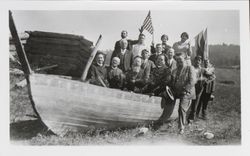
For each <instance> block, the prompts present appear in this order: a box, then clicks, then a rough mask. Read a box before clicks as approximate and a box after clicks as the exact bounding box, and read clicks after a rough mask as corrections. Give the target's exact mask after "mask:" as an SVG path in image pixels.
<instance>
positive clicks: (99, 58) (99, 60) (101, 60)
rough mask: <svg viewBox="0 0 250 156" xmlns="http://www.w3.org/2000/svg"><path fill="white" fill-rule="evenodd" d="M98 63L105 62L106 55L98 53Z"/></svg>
mask: <svg viewBox="0 0 250 156" xmlns="http://www.w3.org/2000/svg"><path fill="white" fill-rule="evenodd" d="M96 60H97V63H98V64H103V63H104V56H103V55H102V54H99V55H97V58H96Z"/></svg>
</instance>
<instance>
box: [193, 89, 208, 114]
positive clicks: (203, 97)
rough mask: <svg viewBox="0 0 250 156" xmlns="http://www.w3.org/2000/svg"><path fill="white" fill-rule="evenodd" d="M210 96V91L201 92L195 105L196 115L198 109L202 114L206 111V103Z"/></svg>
mask: <svg viewBox="0 0 250 156" xmlns="http://www.w3.org/2000/svg"><path fill="white" fill-rule="evenodd" d="M210 97H211V93H206V91H203V92H202V94H201V98H200V102H199V104H198V106H197V111H196V116H199V113H200V110H201V111H202V112H201V113H202V115H203V116H204V115H206V111H207V105H208V102H209V99H210Z"/></svg>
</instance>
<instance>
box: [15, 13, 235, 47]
mask: <svg viewBox="0 0 250 156" xmlns="http://www.w3.org/2000/svg"><path fill="white" fill-rule="evenodd" d="M147 14H148V11H144V10H140V11H137V10H134V11H131V10H124V11H118V10H103V11H102V10H85V11H84V10H83V11H82V10H73V11H54V10H51V11H46V10H45V11H42V10H37V11H32V10H28V11H27V10H25V11H23V10H21V11H19V10H18V11H13V17H14V20H15V23H16V27H17V29H18V32H23V31H26V30H27V31H35V30H38V31H49V32H58V33H70V34H76V35H82V36H84V37H85V38H86V39H88V40H90V41H93V42H94V43H95V42H96V41H97V39H98V37H99V35H100V34H102V36H103V40H102V43H101V45H100V49H101V50H106V49H113V48H114V44H115V42H116V41H117V40H119V39H120V38H121V37H120V33H121V31H122V30H127V31H128V38H129V39H137V38H138V34H139V30H138V28H139V27H141V25H142V23H143V21H144V19H145V17H146V16H147ZM151 17H152V22H153V27H154V41H155V43H160V36H161V35H162V34H167V35H168V36H169V41H168V43H169V44H170V45H172V44H173V43H174V42H176V41H179V40H180V34H181V33H182V32H187V33H188V34H189V36H190V41H191V42H192V43H193V38H194V37H195V36H196V35H197V34H198V33H199V32H201V31H202V30H203V29H205V28H207V29H208V43H209V44H221V43H226V44H240V28H239V27H240V26H239V23H240V21H239V11H234V10H207V11H202V10H194V11H192V10H186V11H181V10H151ZM143 33H145V34H146V41H147V42H146V43H147V44H150V43H151V41H152V35H150V34H149V33H148V32H146V31H144V32H143Z"/></svg>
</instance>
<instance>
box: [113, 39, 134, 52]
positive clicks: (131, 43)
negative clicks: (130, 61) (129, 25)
mask: <svg viewBox="0 0 250 156" xmlns="http://www.w3.org/2000/svg"><path fill="white" fill-rule="evenodd" d="M120 41H121V40H119V41H116V42H115V48H114V51H119V49H121V45H120ZM127 41H128V47H127V49H128V50H132V46H133V45H134V44H136V43H137V42H138V40H127Z"/></svg>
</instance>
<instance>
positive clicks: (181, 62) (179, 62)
mask: <svg viewBox="0 0 250 156" xmlns="http://www.w3.org/2000/svg"><path fill="white" fill-rule="evenodd" d="M176 62H177V67H178V68H182V67H183V66H184V65H185V59H184V57H183V56H177V57H176Z"/></svg>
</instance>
